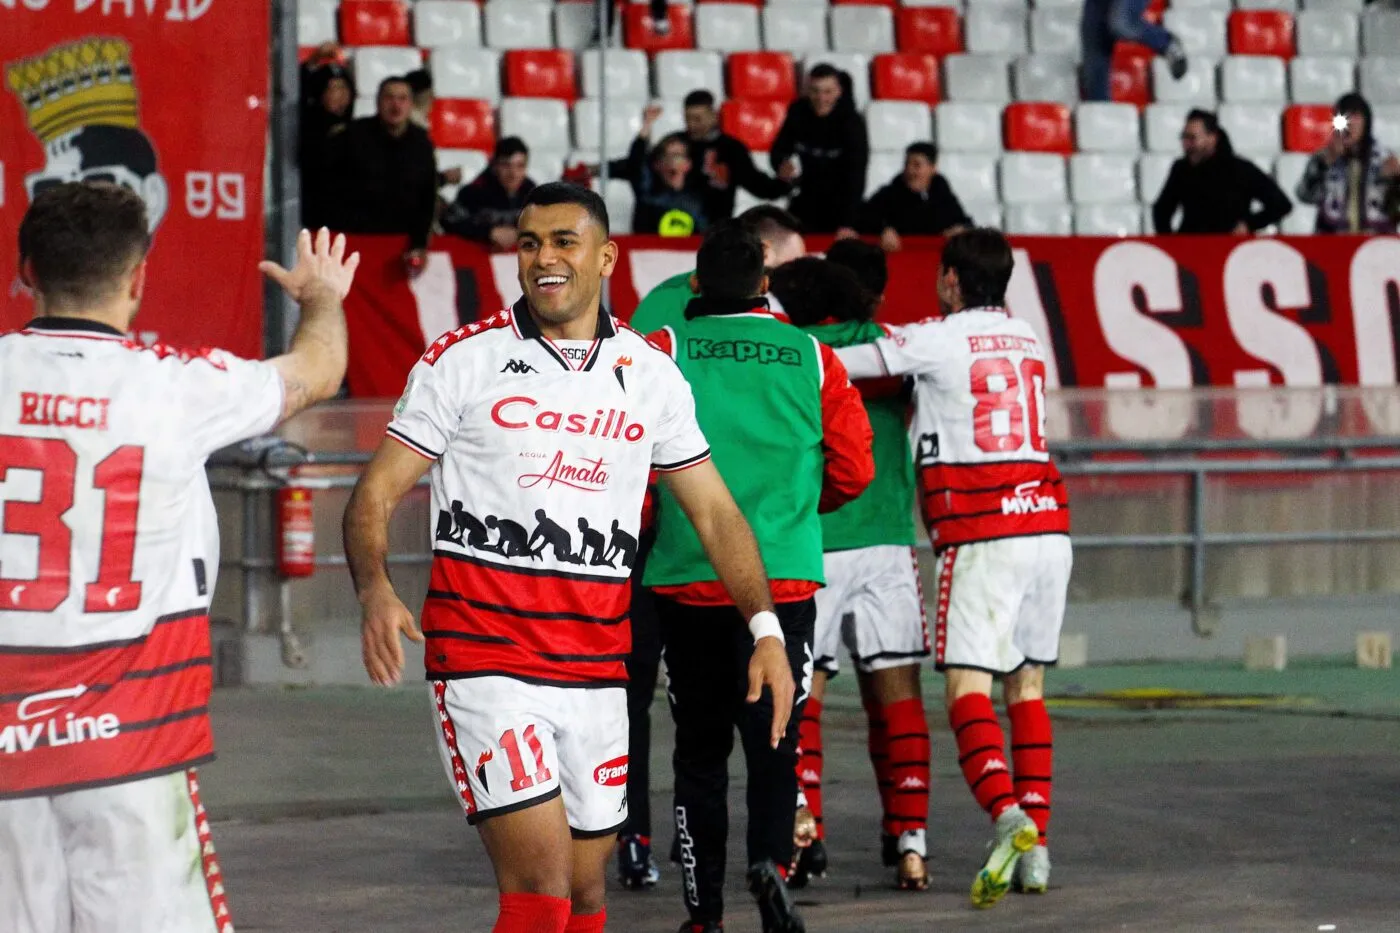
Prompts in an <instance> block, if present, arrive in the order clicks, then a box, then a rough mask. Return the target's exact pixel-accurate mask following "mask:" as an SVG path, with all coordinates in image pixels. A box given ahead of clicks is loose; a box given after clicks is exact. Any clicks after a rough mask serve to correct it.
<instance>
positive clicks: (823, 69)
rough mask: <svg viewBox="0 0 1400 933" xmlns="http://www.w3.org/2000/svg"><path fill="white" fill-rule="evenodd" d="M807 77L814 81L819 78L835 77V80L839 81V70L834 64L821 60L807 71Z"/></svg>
mask: <svg viewBox="0 0 1400 933" xmlns="http://www.w3.org/2000/svg"><path fill="white" fill-rule="evenodd" d="M807 78H808V80H811V81H815V80H817V79H820V78H835V79H836V80H837V81H840V80H841V70H840V69H839V68H837V67H836V66H835V65H829V64H827V63H826V62H822V63H821V64H819V65H816V66H814V67H813V68H812V70H811V71H809V72H807Z"/></svg>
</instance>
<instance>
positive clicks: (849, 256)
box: [785, 239, 890, 306]
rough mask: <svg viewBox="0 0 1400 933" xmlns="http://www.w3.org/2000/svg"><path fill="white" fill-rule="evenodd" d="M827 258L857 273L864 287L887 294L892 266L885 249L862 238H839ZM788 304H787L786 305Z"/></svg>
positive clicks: (877, 292)
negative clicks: (886, 287) (886, 258)
mask: <svg viewBox="0 0 1400 933" xmlns="http://www.w3.org/2000/svg"><path fill="white" fill-rule="evenodd" d="M826 258H827V259H829V260H831V261H832V262H834V263H836V264H837V265H838V266H844V267H846V268H847V269H850V270H851V271H852V272H853V273H855V276H856V278H857V279H858V280H859V281H860V284H861V286H862V287H864V288H865V290H866V291H868V292H870V294H872V295H874V296H876V297H877V298H878V297H880V296H881V295H884V294H885V286H886V285H888V284H889V281H890V267H889V263H888V262H887V261H886V260H885V251H884V250H882V249H881V248H880V247H878V246H876V245H874V244H873V243H866V242H864V241H862V240H856V239H850V240H837V241H836V242H835V243H832V244H831V248H830V249H828V250H827V251H826ZM785 306H786V305H785Z"/></svg>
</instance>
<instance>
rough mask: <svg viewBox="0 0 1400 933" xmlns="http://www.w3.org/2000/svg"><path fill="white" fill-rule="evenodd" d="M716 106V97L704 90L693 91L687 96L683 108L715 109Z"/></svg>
mask: <svg viewBox="0 0 1400 933" xmlns="http://www.w3.org/2000/svg"><path fill="white" fill-rule="evenodd" d="M714 105H715V95H713V94H711V93H710V92H709V91H706V90H704V89H701V90H699V91H691V92H690V93H689V94H687V95H685V102H684V103H683V104H682V106H683V107H713V106H714Z"/></svg>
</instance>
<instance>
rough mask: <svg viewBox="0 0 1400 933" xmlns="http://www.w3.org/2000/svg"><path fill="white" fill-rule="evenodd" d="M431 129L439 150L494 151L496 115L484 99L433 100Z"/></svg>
mask: <svg viewBox="0 0 1400 933" xmlns="http://www.w3.org/2000/svg"><path fill="white" fill-rule="evenodd" d="M431 130H432V136H433V145H435V146H437V147H438V148H439V149H479V150H481V151H482V152H490V151H491V150H493V149H495V148H496V112H495V111H494V110H493V109H492V108H491V102H490V101H487V100H451V99H444V98H439V99H437V100H435V101H433V113H432V120H431Z"/></svg>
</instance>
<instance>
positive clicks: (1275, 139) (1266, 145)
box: [1217, 102, 1283, 158]
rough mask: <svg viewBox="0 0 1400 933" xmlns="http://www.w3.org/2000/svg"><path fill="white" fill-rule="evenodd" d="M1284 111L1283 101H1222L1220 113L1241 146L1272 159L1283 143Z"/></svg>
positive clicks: (1227, 130) (1225, 124) (1234, 138)
mask: <svg viewBox="0 0 1400 933" xmlns="http://www.w3.org/2000/svg"><path fill="white" fill-rule="evenodd" d="M1282 110H1283V107H1282V105H1281V104H1263V103H1257V102H1256V103H1247V104H1221V105H1220V109H1219V110H1218V111H1217V116H1218V117H1219V119H1220V125H1221V126H1222V127H1223V128H1224V129H1225V132H1227V133H1229V134H1230V138H1231V139H1232V140H1234V141H1235V145H1236V146H1237V147H1238V148H1240V149H1248V150H1249V151H1250V152H1254V153H1258V154H1260V155H1267V156H1269V157H1270V158H1272V157H1274V156H1276V155H1278V153H1279V151H1280V149H1281V148H1282V145H1283V138H1282V135H1281V134H1282V128H1283V114H1282Z"/></svg>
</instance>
